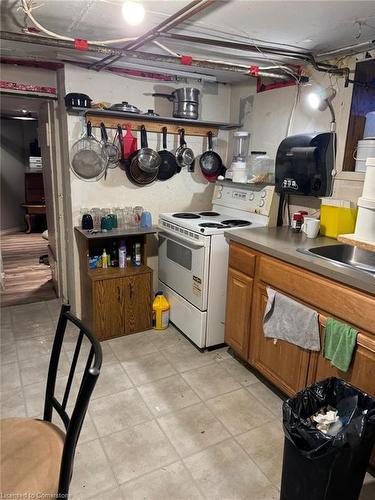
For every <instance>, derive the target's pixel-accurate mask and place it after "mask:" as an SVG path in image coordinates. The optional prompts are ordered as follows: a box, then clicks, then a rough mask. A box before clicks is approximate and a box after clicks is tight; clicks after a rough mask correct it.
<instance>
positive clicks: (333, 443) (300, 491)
mask: <svg viewBox="0 0 375 500" xmlns="http://www.w3.org/2000/svg"><path fill="white" fill-rule="evenodd" d="M374 384H375V381H374ZM353 400H355V401H356V405H357V406H356V411H355V412H352V414H351V416H350V417H348V415H345V416H344V422H343V427H342V428H341V429H340V430H339V432H338V433H337V434H336V435H334V436H330V435H327V434H324V433H323V432H321V431H320V430H318V429H317V428H316V426H315V425H314V423H312V422H311V420H310V418H309V417H311V416H312V415H314V414H315V413H316V412H318V411H320V410H321V409H322V408H324V407H326V406H328V405H329V406H331V407H333V408H337V407H338V406H340V402H343V401H353ZM344 404H345V403H344ZM345 419H346V421H345ZM283 426H284V433H285V443H284V458H283V472H282V479H281V494H280V498H281V500H356V499H358V498H359V494H360V492H361V488H362V484H363V479H364V476H365V473H366V468H367V466H368V463H369V459H370V455H371V450H372V448H373V445H374V442H375V398H374V397H371V396H369V395H368V394H366V393H364V392H362V391H360V390H359V389H357V388H356V387H354V386H352V385H351V384H349V383H347V382H345V381H343V380H340V379H337V378H335V377H331V378H328V379H326V380H323V381H321V382H317V383H315V384H313V385H311V386H310V387H308V388H307V389H304V390H302V391H301V392H299V393H298V394H296V395H295V396H294V397H293V398H290V399H288V400H286V401H285V402H284V404H283Z"/></svg>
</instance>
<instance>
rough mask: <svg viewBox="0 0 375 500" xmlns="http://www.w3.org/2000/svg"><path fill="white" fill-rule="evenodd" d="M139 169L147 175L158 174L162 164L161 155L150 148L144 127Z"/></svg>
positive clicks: (139, 154) (139, 153)
mask: <svg viewBox="0 0 375 500" xmlns="http://www.w3.org/2000/svg"><path fill="white" fill-rule="evenodd" d="M137 156H138V158H137V160H138V164H139V168H140V169H141V170H143V171H144V172H146V173H147V174H154V173H155V172H156V173H157V171H158V168H159V166H160V163H161V158H160V156H159V154H158V153H157V152H156V151H154V150H153V149H151V148H149V147H148V143H147V133H146V129H145V127H144V125H142V126H141V149H140V150H139V151H138V155H137Z"/></svg>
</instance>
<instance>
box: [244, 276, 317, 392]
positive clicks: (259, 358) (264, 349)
mask: <svg viewBox="0 0 375 500" xmlns="http://www.w3.org/2000/svg"><path fill="white" fill-rule="evenodd" d="M254 294H255V296H254V302H253V313H252V316H253V317H252V327H251V335H250V345H249V363H250V364H251V365H253V366H254V367H255V368H256V369H257V370H259V371H260V372H261V373H262V374H263V375H264V376H265V377H266V378H267V379H269V380H270V381H271V382H272V383H274V384H275V385H276V386H277V387H279V389H281V390H282V391H283V392H285V393H286V394H288V395H292V394H295V393H296V392H298V391H299V390H300V389H303V388H304V387H305V386H306V382H307V374H308V365H309V357H310V352H309V351H308V350H305V349H301V348H300V347H298V346H296V345H294V344H290V343H289V342H285V341H282V340H278V341H277V342H276V343H275V342H274V340H273V339H270V338H266V337H265V336H264V333H263V316H264V310H265V308H266V304H267V299H268V297H267V290H266V288H265V286H264V285H261V284H259V285H257V286H256V287H255V290H254Z"/></svg>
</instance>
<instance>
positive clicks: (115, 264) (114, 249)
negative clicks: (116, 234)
mask: <svg viewBox="0 0 375 500" xmlns="http://www.w3.org/2000/svg"><path fill="white" fill-rule="evenodd" d="M118 260H119V254H118V248H117V241H116V240H114V241H113V243H112V250H111V267H118V266H119V262H118Z"/></svg>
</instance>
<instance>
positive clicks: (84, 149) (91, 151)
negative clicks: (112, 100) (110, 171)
mask: <svg viewBox="0 0 375 500" xmlns="http://www.w3.org/2000/svg"><path fill="white" fill-rule="evenodd" d="M91 131H92V127H91V122H90V121H88V122H87V128H86V134H85V135H84V137H82V138H81V139H79V140H78V141H76V142H75V143H74V144H73V146H72V149H71V152H70V158H71V168H72V170H73V172H74V173H75V175H76V176H77V177H78V178H79V179H81V180H84V181H98V180H99V179H101V178H102V177H103V175H104V174H105V171H106V166H107V162H108V156H107V155H106V153H105V151H104V150H103V148H102V145H101V143H100V142H99V141H98V140H97V139H95V137H93V136H92V134H91Z"/></svg>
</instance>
